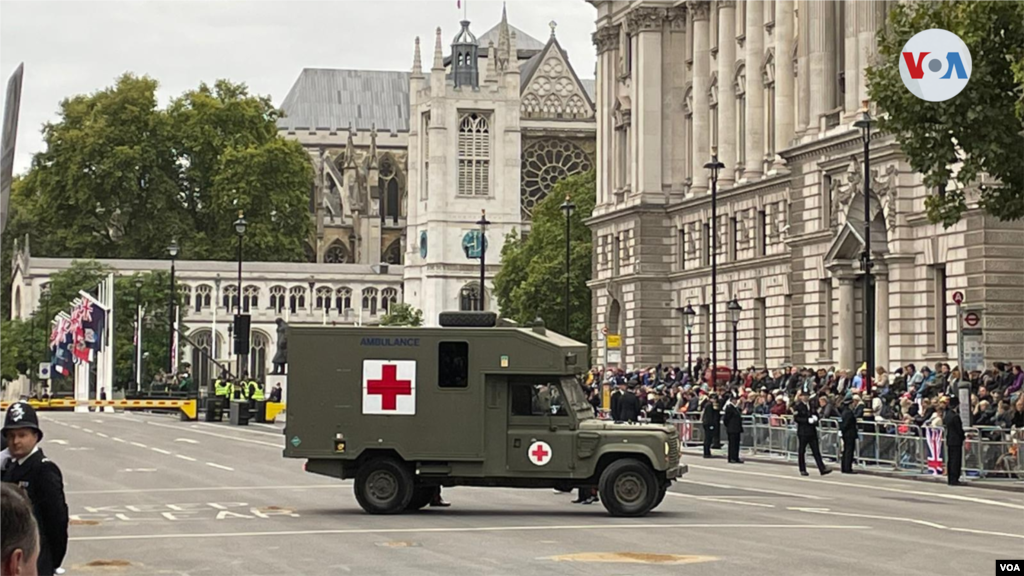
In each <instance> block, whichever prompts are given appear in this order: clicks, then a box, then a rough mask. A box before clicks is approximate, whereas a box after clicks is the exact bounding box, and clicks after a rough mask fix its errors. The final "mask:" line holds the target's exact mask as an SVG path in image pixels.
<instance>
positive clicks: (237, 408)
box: [230, 402, 249, 426]
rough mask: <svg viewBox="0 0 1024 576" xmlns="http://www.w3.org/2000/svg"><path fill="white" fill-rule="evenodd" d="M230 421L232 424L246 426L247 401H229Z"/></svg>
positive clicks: (247, 418) (247, 422) (247, 419)
mask: <svg viewBox="0 0 1024 576" xmlns="http://www.w3.org/2000/svg"><path fill="white" fill-rule="evenodd" d="M230 423H231V425H232V426H248V425H249V403H248V402H232V403H231V416H230Z"/></svg>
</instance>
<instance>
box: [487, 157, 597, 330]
mask: <svg viewBox="0 0 1024 576" xmlns="http://www.w3.org/2000/svg"><path fill="white" fill-rule="evenodd" d="M595 195H596V181H595V174H594V172H593V171H590V172H587V173H585V174H578V175H575V176H570V177H568V178H565V179H563V180H561V181H559V182H558V183H557V184H555V186H554V188H553V189H552V190H551V193H550V194H548V196H547V198H545V199H544V200H543V201H541V202H540V204H538V205H537V206H536V208H534V211H533V226H532V229H531V231H530V234H529V235H528V236H527V238H526V239H525V240H524V239H523V238H522V237H521V236H520V235H519V234H517V233H516V232H515V231H513V232H512V233H510V234H509V235H508V236H507V237H506V239H505V245H504V246H503V247H502V249H501V262H502V265H501V270H500V271H499V272H498V274H497V276H495V278H494V293H495V295H496V296H497V298H498V305H499V306H500V308H501V312H502V314H503V315H505V316H506V317H509V318H512V319H513V320H515V321H517V322H520V323H527V322H532V321H533V320H534V319H536V318H541V319H542V320H544V323H545V324H546V325H547V327H548V328H550V329H552V330H555V331H556V332H564V331H565V317H566V310H565V304H564V302H565V212H563V211H562V209H561V205H562V203H563V202H564V201H565V198H566V196H569V197H570V198H571V199H572V202H573V204H575V205H576V209H575V210H574V211H573V213H572V215H571V216H570V219H569V224H570V226H569V229H570V235H569V251H570V259H571V262H570V278H569V279H570V286H569V288H570V289H569V302H570V313H569V334H568V335H569V336H570V337H572V338H575V339H576V340H579V341H580V342H585V343H589V342H590V318H591V316H590V288H589V287H587V281H589V280H590V272H591V239H590V238H591V235H590V229H589V228H587V226H586V225H585V224H584V223H583V221H584V220H586V219H587V218H589V217H590V215H591V214H592V213H593V211H594V202H595Z"/></svg>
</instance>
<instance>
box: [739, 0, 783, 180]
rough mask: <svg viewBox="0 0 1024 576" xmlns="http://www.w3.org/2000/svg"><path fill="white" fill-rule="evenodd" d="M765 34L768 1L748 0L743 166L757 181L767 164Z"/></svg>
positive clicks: (747, 174) (744, 170) (745, 172)
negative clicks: (765, 10) (765, 5)
mask: <svg viewBox="0 0 1024 576" xmlns="http://www.w3.org/2000/svg"><path fill="white" fill-rule="evenodd" d="M764 34H765V32H764V4H762V3H761V2H747V30H746V36H747V39H746V45H745V47H746V55H745V56H744V60H745V61H746V67H747V123H746V129H747V151H746V161H745V162H744V165H743V177H744V178H745V179H747V180H756V179H757V178H758V177H759V176H760V175H761V173H762V172H763V168H762V165H763V164H764V150H765V148H764V82H763V80H762V76H761V61H762V60H764ZM776 70H778V68H776Z"/></svg>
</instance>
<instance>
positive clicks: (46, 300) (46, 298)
mask: <svg viewBox="0 0 1024 576" xmlns="http://www.w3.org/2000/svg"><path fill="white" fill-rule="evenodd" d="M40 298H41V299H42V300H43V362H50V360H52V358H51V357H50V333H49V332H47V331H46V327H47V326H50V324H49V322H50V285H49V284H43V289H42V291H41V293H40ZM50 378H53V366H52V365H51V366H50ZM41 384H42V385H43V386H46V382H41ZM50 392H51V393H52V392H53V388H50Z"/></svg>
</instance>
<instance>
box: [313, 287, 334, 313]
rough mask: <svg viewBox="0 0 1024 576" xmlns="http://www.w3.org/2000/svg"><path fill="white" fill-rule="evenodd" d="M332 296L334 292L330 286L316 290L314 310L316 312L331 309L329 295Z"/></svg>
mask: <svg viewBox="0 0 1024 576" xmlns="http://www.w3.org/2000/svg"><path fill="white" fill-rule="evenodd" d="M333 294H334V290H333V289H332V288H331V287H330V286H320V287H318V288H317V289H316V309H317V310H330V309H331V295H333Z"/></svg>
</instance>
